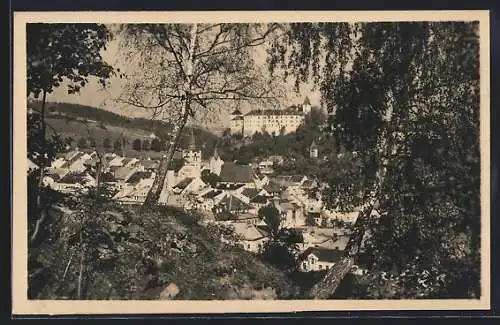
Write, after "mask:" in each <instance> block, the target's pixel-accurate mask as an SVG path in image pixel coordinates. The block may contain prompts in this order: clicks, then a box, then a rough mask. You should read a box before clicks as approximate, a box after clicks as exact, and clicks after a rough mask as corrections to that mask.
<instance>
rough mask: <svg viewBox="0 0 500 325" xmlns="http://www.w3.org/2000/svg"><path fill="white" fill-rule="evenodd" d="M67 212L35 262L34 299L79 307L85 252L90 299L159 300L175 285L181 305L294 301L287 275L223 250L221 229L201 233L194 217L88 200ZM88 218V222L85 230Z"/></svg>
mask: <svg viewBox="0 0 500 325" xmlns="http://www.w3.org/2000/svg"><path fill="white" fill-rule="evenodd" d="M60 204H63V205H64V206H65V207H66V208H71V211H74V212H70V211H67V212H66V213H65V214H64V215H63V216H62V217H63V218H61V219H60V220H61V222H60V223H57V224H54V226H53V235H52V237H51V239H52V240H50V241H47V242H46V243H45V245H44V246H43V247H41V249H39V250H38V251H37V252H36V254H35V253H34V254H32V257H31V259H30V271H31V272H30V274H32V275H33V277H31V278H30V282H29V289H30V298H32V299H33V298H35V299H77V291H78V290H77V287H78V275H79V273H80V272H79V269H80V259H79V257H80V254H81V252H82V251H83V252H84V253H85V254H84V256H85V259H84V261H83V262H84V263H83V265H84V268H83V269H84V273H83V274H84V277H83V280H82V285H81V298H83V299H126V300H129V299H136V300H137V299H158V296H159V293H160V292H161V291H162V290H163V289H164V288H165V287H166V286H167V285H168V284H169V283H170V282H174V283H175V284H176V285H177V286H178V287H179V288H180V293H179V296H178V297H177V298H176V299H190V300H192V299H202V300H209V299H220V300H228V299H251V297H250V298H244V297H247V294H248V293H244V292H243V290H242V289H243V288H247V289H250V291H252V292H253V293H252V294H250V296H253V294H255V293H256V292H259V291H261V290H262V289H265V288H272V289H273V290H274V291H275V293H276V295H277V296H275V297H274V298H281V299H287V298H289V297H290V294H291V283H290V282H289V281H288V280H287V279H286V278H285V276H284V275H283V273H281V272H280V271H279V270H277V269H275V268H274V267H271V266H269V265H267V264H264V263H262V262H261V261H259V260H257V259H256V258H255V257H254V256H253V255H252V254H250V253H248V252H245V251H244V250H242V249H241V248H238V247H234V246H228V245H226V244H223V243H221V242H220V233H221V231H220V230H219V227H217V226H215V225H207V226H205V225H200V224H199V221H200V217H199V216H197V215H195V214H187V213H186V212H185V211H182V210H180V209H175V208H163V209H161V210H160V211H156V212H148V214H147V215H144V214H141V212H139V207H133V206H127V207H123V206H118V205H116V204H114V203H112V202H109V201H107V200H105V199H104V200H101V203H100V204H98V205H94V204H93V203H92V199H91V197H89V196H87V197H86V198H85V197H80V198H76V197H71V198H66V199H64V203H63V202H62V201H61V202H60ZM93 206H97V209H94V210H92V207H93ZM54 213H55V212H54ZM82 218H83V219H86V220H88V222H87V223H86V227H83V228H82V227H81V221H82ZM82 229H83V232H82ZM222 231H223V230H222ZM80 234H82V236H81V237H80ZM81 239H82V240H81ZM55 252H57V253H55ZM35 274H38V275H39V276H36V275H35ZM42 275H43V276H42ZM35 280H38V283H37V281H35Z"/></svg>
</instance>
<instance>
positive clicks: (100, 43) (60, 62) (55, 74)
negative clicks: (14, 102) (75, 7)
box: [26, 23, 113, 98]
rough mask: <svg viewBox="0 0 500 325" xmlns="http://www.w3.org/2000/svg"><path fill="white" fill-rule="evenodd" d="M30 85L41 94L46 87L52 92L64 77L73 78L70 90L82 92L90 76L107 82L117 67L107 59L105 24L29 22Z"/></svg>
mask: <svg viewBox="0 0 500 325" xmlns="http://www.w3.org/2000/svg"><path fill="white" fill-rule="evenodd" d="M26 36H27V40H26V44H27V45H26V46H27V60H28V62H27V83H28V84H27V85H28V86H27V89H28V95H30V94H33V95H34V96H35V98H38V96H39V94H40V93H41V92H42V91H46V92H48V93H51V92H52V90H53V88H54V87H59V86H60V85H61V84H62V82H63V81H64V78H67V79H68V80H69V81H70V84H69V85H68V93H73V92H78V91H79V89H80V88H81V87H83V86H85V85H86V84H87V83H88V82H89V80H88V77H89V76H95V77H97V78H99V81H100V82H101V84H103V85H104V83H105V80H106V79H107V78H108V77H110V76H111V74H112V73H113V69H112V67H111V66H110V65H108V64H107V63H106V62H104V61H103V59H102V56H101V49H105V45H106V42H107V41H108V40H109V39H110V34H109V32H108V30H107V29H106V27H105V26H104V25H102V24H59V23H54V24H42V23H30V24H27V25H26Z"/></svg>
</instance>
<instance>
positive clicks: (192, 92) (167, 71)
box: [121, 23, 276, 207]
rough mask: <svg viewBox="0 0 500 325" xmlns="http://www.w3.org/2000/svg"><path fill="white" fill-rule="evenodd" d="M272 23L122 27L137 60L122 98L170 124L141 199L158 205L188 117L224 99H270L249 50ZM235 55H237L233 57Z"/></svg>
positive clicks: (205, 113)
mask: <svg viewBox="0 0 500 325" xmlns="http://www.w3.org/2000/svg"><path fill="white" fill-rule="evenodd" d="M275 29H276V25H275V24H269V25H265V24H220V23H218V24H167V25H165V24H137V25H125V26H123V29H122V30H123V34H124V35H125V40H126V41H125V42H124V43H125V46H124V48H129V49H131V50H130V52H129V54H132V55H130V56H129V58H131V60H133V59H134V58H135V59H138V60H139V61H140V67H139V70H138V71H136V73H135V75H134V78H129V80H130V82H129V83H128V91H126V92H124V93H125V94H126V95H127V97H126V98H122V99H121V100H122V101H124V102H126V103H128V104H131V105H134V106H136V107H140V108H144V109H150V110H152V112H153V115H154V116H160V118H165V119H169V120H170V121H171V122H173V124H174V128H173V130H172V136H171V137H170V139H169V143H168V149H167V152H166V153H165V155H164V156H163V158H162V160H161V162H160V166H159V168H158V173H157V177H156V178H155V180H154V182H153V185H152V187H151V189H150V191H149V193H148V196H147V198H146V200H145V202H144V206H145V207H151V206H154V205H156V204H157V202H158V199H159V196H160V193H161V191H162V189H163V185H164V182H165V178H166V173H167V167H168V165H169V164H170V161H171V160H172V158H173V155H174V152H175V150H176V148H177V145H178V141H179V138H180V135H181V133H182V130H183V129H184V126H185V125H186V123H187V121H188V119H193V118H195V117H200V115H201V116H208V113H209V112H212V111H213V110H214V109H216V107H220V106H221V103H224V102H229V103H231V102H235V101H241V100H250V101H255V102H266V103H267V102H269V101H270V100H272V99H274V98H275V97H276V95H274V94H272V93H271V90H273V91H275V90H276V87H268V85H269V80H265V79H264V78H263V76H262V74H261V73H258V72H257V71H256V69H255V65H254V62H253V59H252V58H251V53H250V49H251V48H253V47H257V46H260V45H263V44H264V42H265V40H266V38H267V36H269V34H270V33H272V32H273V31H274V30H275ZM235 57H237V58H238V59H237V60H235V59H234V58H235Z"/></svg>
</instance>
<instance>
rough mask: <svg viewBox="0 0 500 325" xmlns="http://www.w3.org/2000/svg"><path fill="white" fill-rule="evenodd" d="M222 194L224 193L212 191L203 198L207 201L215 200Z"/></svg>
mask: <svg viewBox="0 0 500 325" xmlns="http://www.w3.org/2000/svg"><path fill="white" fill-rule="evenodd" d="M221 193H222V191H219V190H212V191H210V192H207V193H205V194H204V195H203V196H202V197H204V198H206V199H213V198H214V197H216V196H217V195H219V194H221Z"/></svg>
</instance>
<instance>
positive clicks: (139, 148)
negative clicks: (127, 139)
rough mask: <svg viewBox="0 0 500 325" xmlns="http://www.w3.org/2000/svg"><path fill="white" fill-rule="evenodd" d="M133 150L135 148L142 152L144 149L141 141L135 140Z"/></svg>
mask: <svg viewBox="0 0 500 325" xmlns="http://www.w3.org/2000/svg"><path fill="white" fill-rule="evenodd" d="M132 148H134V150H135V151H141V149H142V141H141V139H135V140H134V142H132Z"/></svg>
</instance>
